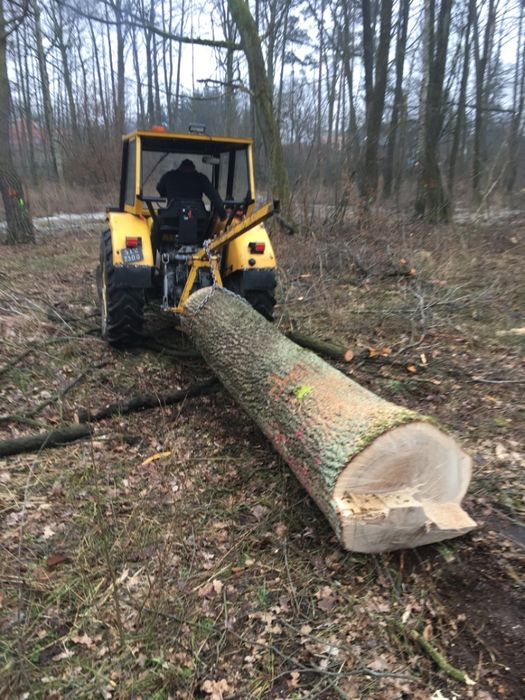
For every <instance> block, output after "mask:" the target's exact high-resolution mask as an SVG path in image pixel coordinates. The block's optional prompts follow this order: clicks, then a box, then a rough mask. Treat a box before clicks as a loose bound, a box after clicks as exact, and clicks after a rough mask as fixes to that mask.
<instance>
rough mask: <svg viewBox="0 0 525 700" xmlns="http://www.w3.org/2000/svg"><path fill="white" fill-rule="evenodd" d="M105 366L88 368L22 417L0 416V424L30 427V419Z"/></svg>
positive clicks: (99, 364)
mask: <svg viewBox="0 0 525 700" xmlns="http://www.w3.org/2000/svg"><path fill="white" fill-rule="evenodd" d="M107 364H108V363H107V362H99V363H98V364H96V365H95V366H94V367H88V368H87V369H85V370H83V371H82V372H81V373H80V374H79V375H78V376H76V377H75V379H73V380H71V381H70V382H69V383H68V384H66V386H65V387H63V388H62V389H59V390H58V391H56V392H55V393H54V394H53V395H52V396H50V397H49V398H48V399H46V400H45V401H42V402H41V403H39V404H38V406H35V407H34V408H32V409H31V410H30V411H29V412H28V413H26V414H24V415H20V414H16V413H13V414H9V415H5V416H0V423H27V424H28V425H31V422H32V419H33V418H34V417H35V416H36V415H38V414H39V413H40V412H41V411H43V410H44V408H46V407H47V406H49V405H50V404H52V403H55V401H59V400H60V399H62V398H64V396H65V395H66V394H67V393H68V392H69V391H71V390H72V389H74V388H75V387H76V386H77V384H80V382H81V381H82V380H83V379H85V377H86V376H87V375H88V374H89V373H90V372H92V371H93V370H94V369H101V368H102V367H105V366H106V365H107Z"/></svg>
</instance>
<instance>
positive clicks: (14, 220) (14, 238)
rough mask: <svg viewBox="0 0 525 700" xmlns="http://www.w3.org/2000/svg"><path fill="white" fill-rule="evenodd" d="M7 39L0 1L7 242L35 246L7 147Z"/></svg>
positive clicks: (0, 181)
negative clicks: (32, 244)
mask: <svg viewBox="0 0 525 700" xmlns="http://www.w3.org/2000/svg"><path fill="white" fill-rule="evenodd" d="M7 36H8V29H7V25H6V21H5V15H4V0H0V191H1V193H2V201H3V203H4V209H5V214H6V220H7V242H8V243H34V242H35V232H34V229H33V222H32V220H31V214H30V213H29V208H28V206H27V202H26V199H25V196H24V191H23V187H22V182H21V181H20V178H19V176H18V174H17V172H16V170H15V167H14V164H13V159H12V156H11V149H10V146H9V118H10V110H11V92H10V89H9V77H8V74H7Z"/></svg>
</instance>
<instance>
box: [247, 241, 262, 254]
mask: <svg viewBox="0 0 525 700" xmlns="http://www.w3.org/2000/svg"><path fill="white" fill-rule="evenodd" d="M248 247H249V248H250V253H264V251H265V250H266V243H254V242H253V241H252V242H251V243H248Z"/></svg>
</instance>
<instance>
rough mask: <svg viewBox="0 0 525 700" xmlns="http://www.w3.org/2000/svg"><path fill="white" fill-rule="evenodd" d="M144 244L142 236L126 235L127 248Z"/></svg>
mask: <svg viewBox="0 0 525 700" xmlns="http://www.w3.org/2000/svg"><path fill="white" fill-rule="evenodd" d="M140 245H142V238H137V237H131V236H126V248H138V247H139V246H140Z"/></svg>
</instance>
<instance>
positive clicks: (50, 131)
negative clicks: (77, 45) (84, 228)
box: [31, 0, 60, 179]
mask: <svg viewBox="0 0 525 700" xmlns="http://www.w3.org/2000/svg"><path fill="white" fill-rule="evenodd" d="M31 6H32V8H33V18H34V23H35V42H36V55H37V59H38V70H39V73H40V86H41V90H42V105H43V108H44V122H45V125H46V132H47V138H48V146H49V154H50V156H51V167H52V170H53V175H54V177H56V178H57V179H58V178H59V177H60V171H59V165H58V158H57V149H56V133H55V125H54V116H53V105H52V102H51V90H50V87H49V74H48V72H47V65H46V56H45V53H44V44H43V40H42V25H41V22H40V6H39V4H38V0H32V4H31Z"/></svg>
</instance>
